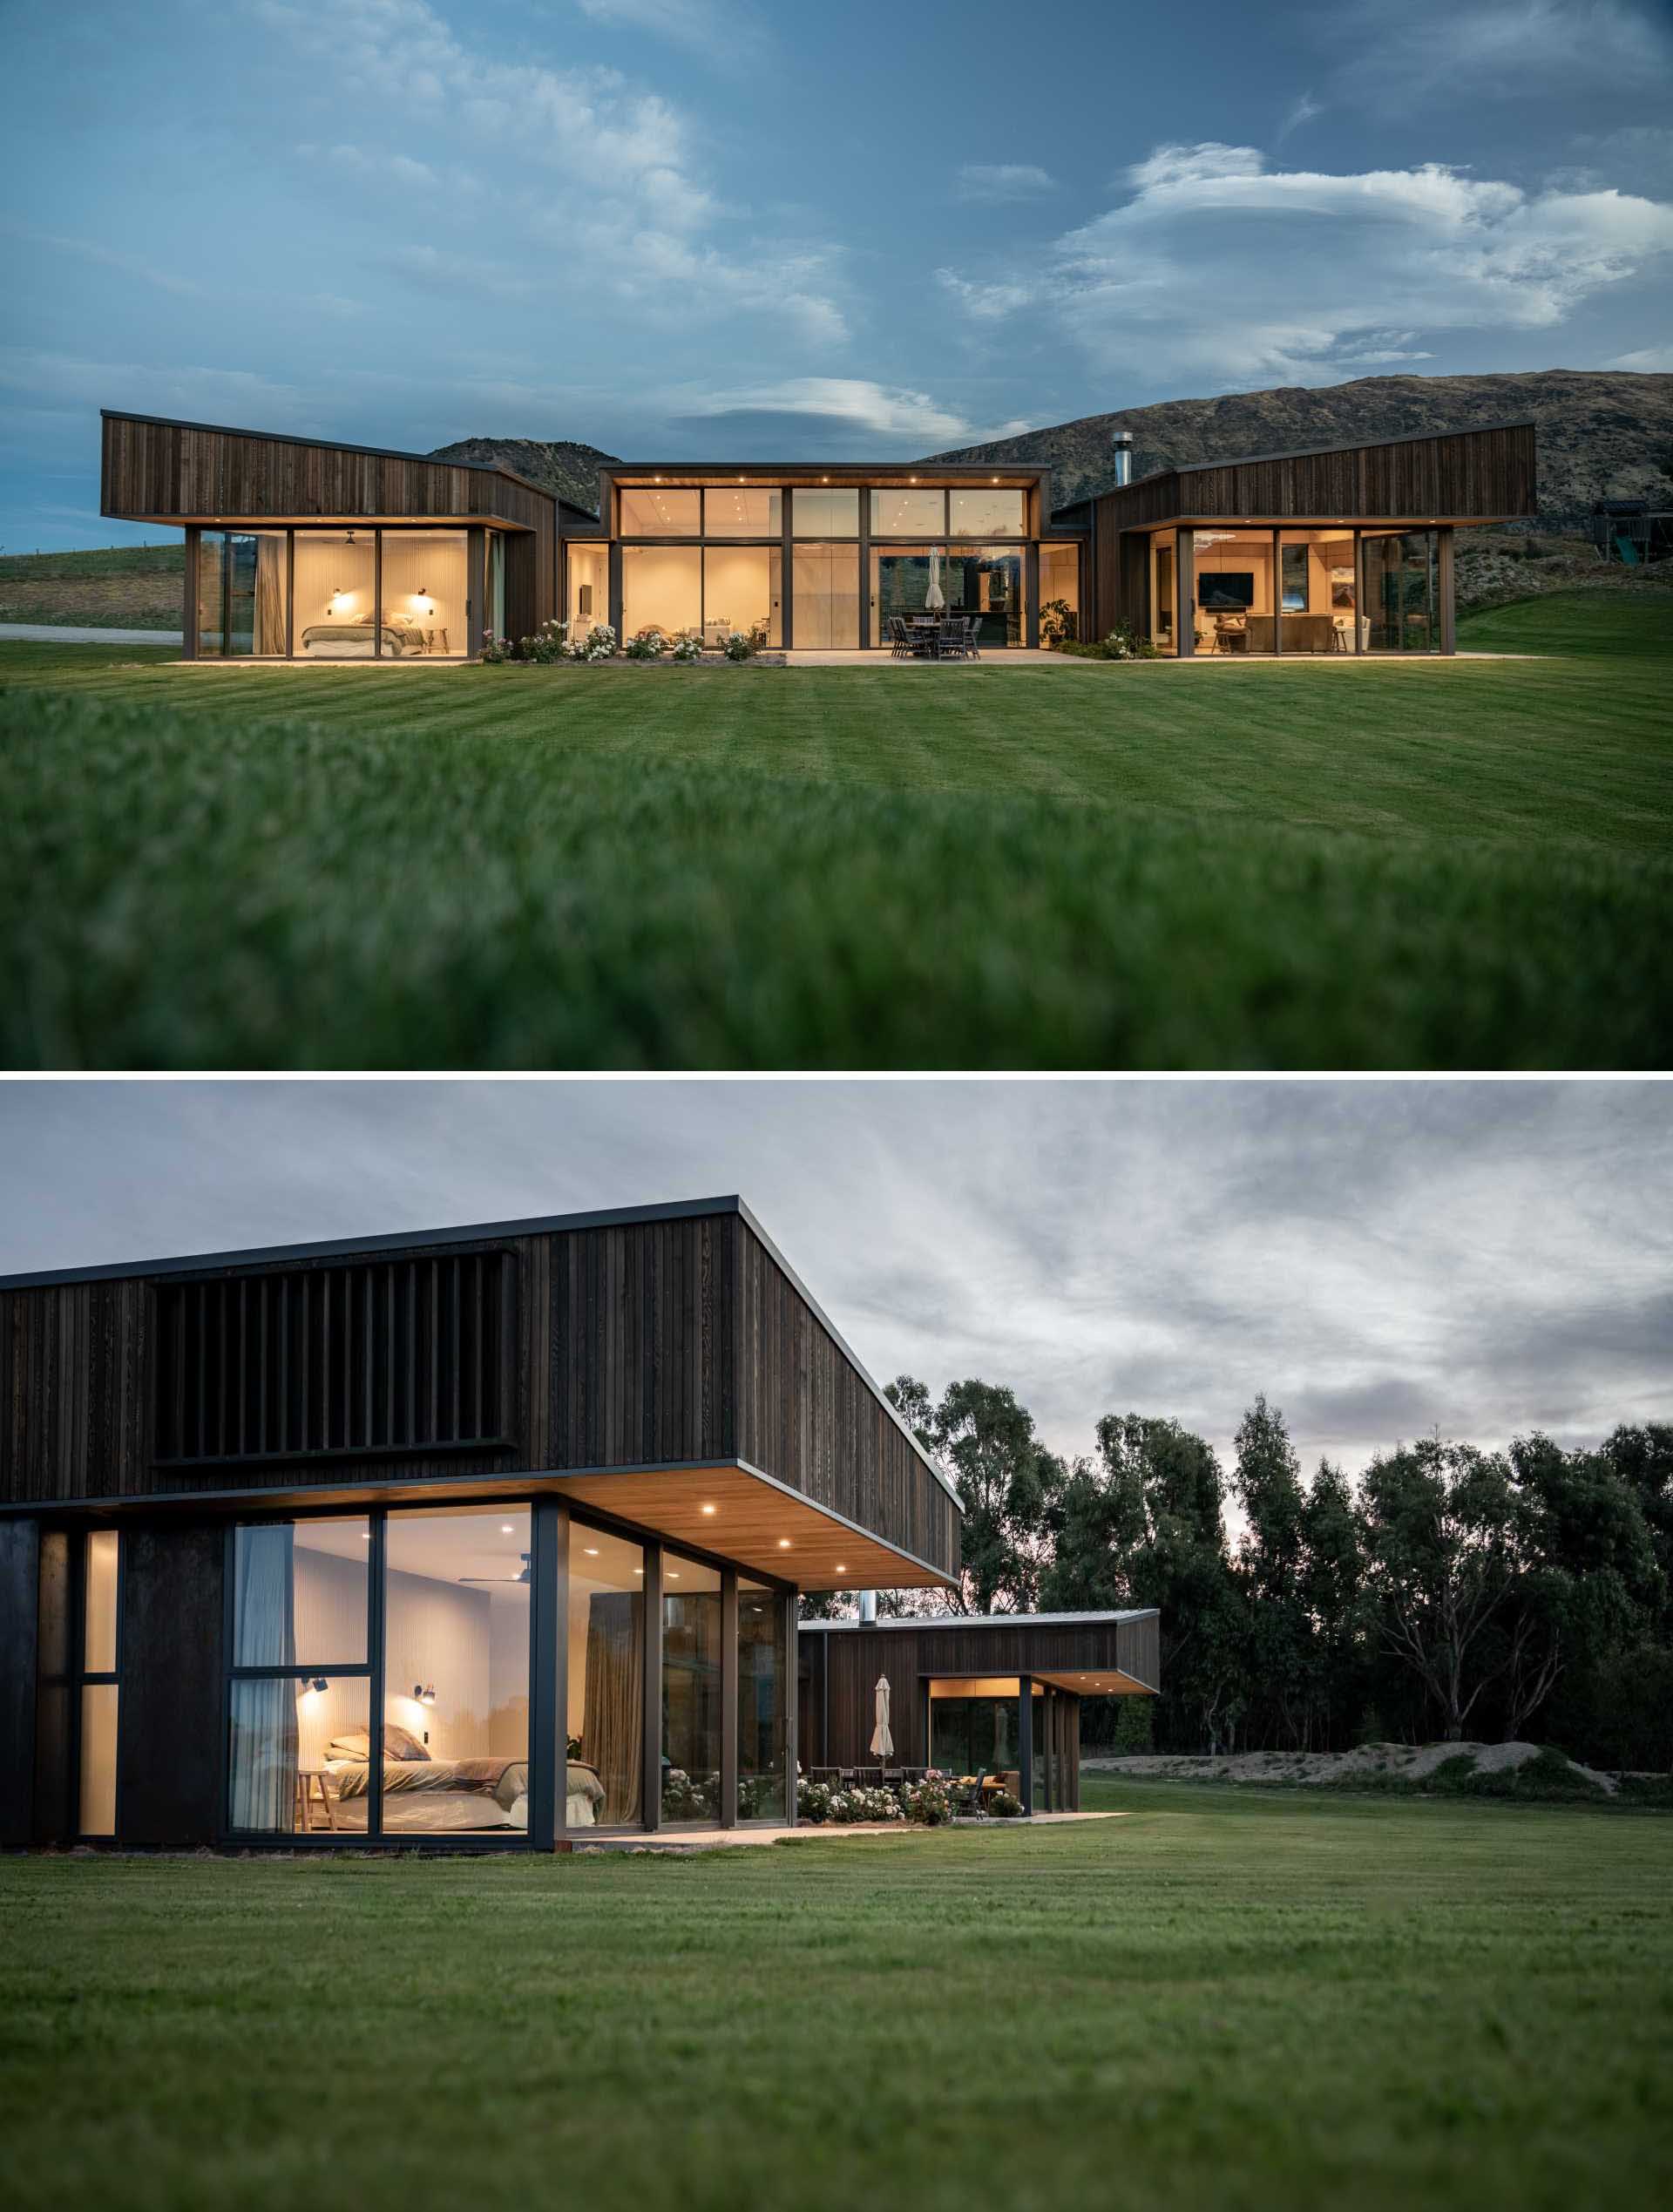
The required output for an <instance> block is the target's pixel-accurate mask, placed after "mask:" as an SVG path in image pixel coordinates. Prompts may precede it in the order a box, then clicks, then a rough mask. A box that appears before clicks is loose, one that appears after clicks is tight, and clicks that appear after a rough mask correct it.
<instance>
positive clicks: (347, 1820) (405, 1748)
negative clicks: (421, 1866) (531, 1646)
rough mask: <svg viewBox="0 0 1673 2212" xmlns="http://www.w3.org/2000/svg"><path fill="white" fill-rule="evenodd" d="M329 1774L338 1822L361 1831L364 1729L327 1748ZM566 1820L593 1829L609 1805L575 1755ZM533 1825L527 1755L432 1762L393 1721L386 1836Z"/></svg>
mask: <svg viewBox="0 0 1673 2212" xmlns="http://www.w3.org/2000/svg"><path fill="white" fill-rule="evenodd" d="M325 1766H326V1772H327V1773H328V1774H329V1775H330V1776H331V1780H332V1784H333V1787H334V1788H335V1795H336V1801H337V1817H338V1822H339V1824H340V1825H341V1826H342V1827H344V1828H349V1829H354V1828H364V1827H365V1825H366V1816H367V1813H368V1810H369V1807H368V1804H367V1792H368V1787H369V1776H370V1771H371V1770H370V1765H369V1759H368V1738H367V1735H366V1734H365V1732H364V1731H363V1730H359V1731H356V1732H354V1733H351V1734H349V1735H347V1736H342V1737H338V1738H336V1739H335V1740H334V1741H333V1742H331V1743H330V1744H329V1745H328V1746H327V1747H326V1760H325ZM603 1802H604V1784H603V1783H602V1782H601V1781H599V1777H598V1774H596V1773H595V1771H594V1770H593V1768H591V1767H589V1766H588V1765H587V1764H586V1761H585V1760H579V1759H572V1760H571V1761H569V1774H568V1779H567V1783H566V1811H567V1822H566V1824H567V1825H568V1826H569V1827H570V1828H592V1827H593V1826H595V1825H596V1823H597V1821H598V1816H599V1813H598V1808H599V1806H601V1805H602V1804H603ZM528 1825H529V1762H528V1761H527V1760H526V1759H498V1758H485V1759H433V1758H431V1756H430V1753H429V1752H428V1751H427V1750H426V1749H425V1748H424V1747H423V1745H422V1744H420V1743H418V1742H417V1741H416V1740H415V1739H414V1738H413V1737H411V1736H410V1735H409V1734H407V1732H406V1731H405V1730H404V1729H398V1728H396V1727H393V1726H391V1727H389V1729H388V1730H387V1731H386V1732H385V1736H384V1747H383V1833H384V1834H385V1835H399V1834H401V1833H403V1831H406V1832H410V1833H412V1834H415V1835H444V1834H450V1833H459V1832H464V1831H470V1832H471V1833H478V1834H479V1833H481V1832H482V1831H484V1830H488V1831H491V1832H506V1833H511V1832H516V1831H518V1830H525V1829H527V1827H528Z"/></svg>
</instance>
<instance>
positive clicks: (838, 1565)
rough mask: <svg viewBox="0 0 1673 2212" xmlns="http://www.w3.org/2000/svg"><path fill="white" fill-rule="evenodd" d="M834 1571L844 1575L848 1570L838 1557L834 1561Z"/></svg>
mask: <svg viewBox="0 0 1673 2212" xmlns="http://www.w3.org/2000/svg"><path fill="white" fill-rule="evenodd" d="M836 1571H837V1573H838V1574H839V1575H845V1574H846V1573H847V1572H848V1569H847V1568H846V1567H845V1566H844V1565H843V1563H842V1561H841V1560H840V1559H839V1560H838V1561H837V1562H836Z"/></svg>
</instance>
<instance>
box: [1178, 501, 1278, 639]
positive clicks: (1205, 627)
mask: <svg viewBox="0 0 1673 2212" xmlns="http://www.w3.org/2000/svg"><path fill="white" fill-rule="evenodd" d="M1192 560H1193V565H1194V568H1195V579H1196V608H1195V625H1196V650H1197V652H1199V653H1270V652H1271V651H1272V649H1273V638H1274V632H1275V628H1276V623H1277V615H1276V611H1275V610H1276V606H1277V601H1276V600H1275V598H1274V594H1273V587H1272V533H1271V532H1270V530H1198V531H1196V532H1195V533H1194V538H1193V548H1192Z"/></svg>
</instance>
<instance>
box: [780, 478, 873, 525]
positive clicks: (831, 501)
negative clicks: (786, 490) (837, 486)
mask: <svg viewBox="0 0 1673 2212" xmlns="http://www.w3.org/2000/svg"><path fill="white" fill-rule="evenodd" d="M790 529H791V533H792V534H793V535H794V536H796V537H798V538H857V537H858V536H859V534H860V495H859V493H858V492H849V491H840V490H839V491H835V492H832V491H828V490H826V489H825V487H824V486H823V485H818V486H814V485H797V487H796V490H795V491H794V492H791V494H790Z"/></svg>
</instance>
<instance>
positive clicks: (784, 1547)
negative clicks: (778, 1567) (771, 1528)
mask: <svg viewBox="0 0 1673 2212" xmlns="http://www.w3.org/2000/svg"><path fill="white" fill-rule="evenodd" d="M778 1548H779V1550H781V1551H788V1550H789V1548H790V1539H789V1537H780V1538H779V1539H778Z"/></svg>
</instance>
